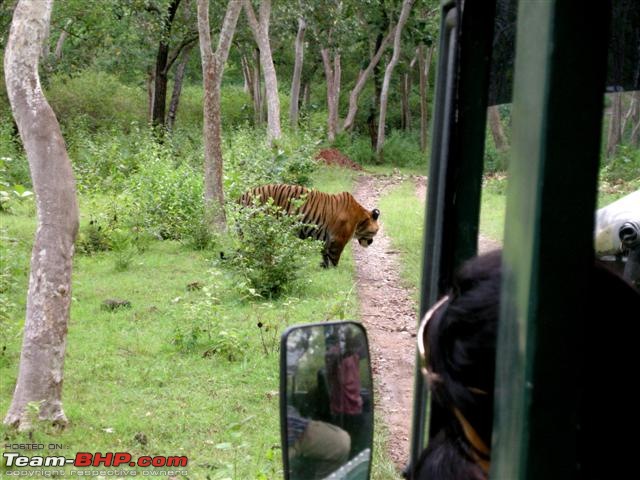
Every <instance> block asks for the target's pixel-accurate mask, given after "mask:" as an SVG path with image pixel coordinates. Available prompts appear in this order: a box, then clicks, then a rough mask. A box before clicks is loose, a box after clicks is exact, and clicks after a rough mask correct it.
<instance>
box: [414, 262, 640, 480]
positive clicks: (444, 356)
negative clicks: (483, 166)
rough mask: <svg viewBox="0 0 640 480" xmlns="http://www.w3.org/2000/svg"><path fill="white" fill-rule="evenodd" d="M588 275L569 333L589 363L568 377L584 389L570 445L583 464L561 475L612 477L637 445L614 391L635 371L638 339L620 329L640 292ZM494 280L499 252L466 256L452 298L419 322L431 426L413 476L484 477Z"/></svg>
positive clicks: (632, 314)
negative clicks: (627, 436) (626, 431)
mask: <svg viewBox="0 0 640 480" xmlns="http://www.w3.org/2000/svg"><path fill="white" fill-rule="evenodd" d="M589 278H590V282H589V291H588V293H587V294H586V295H585V303H586V308H585V312H587V313H586V314H584V318H583V319H581V321H583V324H584V328H580V331H576V336H575V338H572V339H571V340H570V342H573V343H574V344H575V346H574V348H575V349H576V355H580V358H579V359H578V361H579V363H581V364H583V365H588V368H586V367H585V369H584V372H581V373H578V372H577V373H576V375H577V378H576V379H573V381H577V382H578V384H579V385H580V388H581V389H582V390H581V393H580V394H579V397H580V398H579V399H577V400H576V418H577V420H576V444H575V445H574V446H571V445H569V446H568V447H567V448H568V449H569V450H571V448H572V447H573V448H575V449H576V452H577V456H578V461H579V462H580V465H581V468H582V470H581V472H580V473H578V474H577V475H575V474H574V473H575V472H571V473H567V475H566V476H567V477H571V478H580V479H592V478H593V479H596V478H618V476H616V475H613V474H612V471H611V469H612V468H615V466H614V465H613V464H614V463H615V464H617V463H619V462H622V464H624V465H626V466H627V467H628V466H629V464H630V462H631V461H633V458H634V457H633V453H632V452H633V449H635V445H633V442H632V443H628V442H625V441H624V440H622V437H621V430H622V428H623V426H624V425H628V422H629V421H630V420H629V419H630V415H632V413H630V412H629V409H627V408H624V406H622V408H621V405H624V399H623V398H621V397H620V396H619V395H618V396H616V395H615V393H614V391H615V390H614V389H615V388H616V387H618V386H622V387H624V385H628V382H629V380H631V379H632V378H634V370H632V369H634V368H635V367H634V366H635V364H636V363H637V362H636V360H635V358H634V353H633V352H635V351H637V347H635V344H634V341H635V336H633V335H628V334H627V335H625V334H624V333H622V332H624V331H630V329H631V328H635V327H631V326H629V325H628V320H638V312H640V295H638V294H637V293H636V292H635V291H634V290H633V288H631V286H630V285H628V284H627V283H626V282H624V281H623V280H622V279H621V278H619V277H618V276H616V275H615V274H613V273H611V272H609V271H607V270H605V269H603V268H600V267H598V266H595V267H594V268H593V269H592V271H591V273H590V277H589ZM500 282H501V255H500V252H499V251H498V252H492V253H489V254H486V255H483V256H481V257H477V258H475V259H472V260H470V261H469V262H467V263H466V264H465V265H464V266H463V267H462V268H461V270H460V271H459V272H458V273H457V274H456V276H455V278H454V281H453V287H452V290H451V292H450V293H449V295H447V296H445V297H444V298H443V299H441V300H440V301H439V302H438V303H436V305H434V307H433V308H432V309H431V310H430V311H429V312H427V314H425V316H424V318H423V320H422V323H421V325H420V329H419V331H418V348H419V351H420V356H421V362H422V371H423V374H425V375H426V377H427V379H428V380H429V387H430V389H431V391H432V394H433V396H432V399H433V405H432V409H437V410H435V411H436V412H437V413H436V417H434V420H436V421H437V422H438V428H437V432H436V433H435V435H434V436H433V437H432V438H431V439H430V441H429V446H428V447H427V449H426V450H425V451H424V452H423V453H422V455H421V457H420V459H419V461H418V463H417V465H416V468H415V470H414V475H413V476H412V477H411V478H413V479H415V480H426V479H434V478H437V479H439V480H454V479H455V480H462V479H470V480H486V479H487V478H488V472H489V462H490V454H491V451H490V446H491V433H492V431H491V430H492V424H493V392H494V379H495V354H496V336H497V325H498V315H499V299H500ZM625 324H627V325H625ZM577 341H582V343H581V344H579V345H578V344H577V343H575V342H577ZM635 376H637V373H636V374H635ZM616 439H618V441H615V440H616ZM613 459H615V460H613ZM623 459H628V460H624V461H623ZM625 462H626V463H625ZM621 478H622V477H621Z"/></svg>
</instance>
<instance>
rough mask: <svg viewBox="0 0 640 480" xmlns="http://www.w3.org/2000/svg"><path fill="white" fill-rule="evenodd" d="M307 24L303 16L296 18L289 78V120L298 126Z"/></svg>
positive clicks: (293, 125) (294, 126)
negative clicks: (291, 73)
mask: <svg viewBox="0 0 640 480" xmlns="http://www.w3.org/2000/svg"><path fill="white" fill-rule="evenodd" d="M306 28H307V24H306V23H305V21H304V18H299V19H298V34H297V35H296V53H295V56H296V58H295V63H294V66H293V79H292V80H291V105H290V107H289V121H290V122H291V126H292V127H293V128H296V127H297V126H298V109H299V106H300V78H301V77H302V63H303V59H304V31H305V29H306Z"/></svg>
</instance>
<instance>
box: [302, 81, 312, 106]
mask: <svg viewBox="0 0 640 480" xmlns="http://www.w3.org/2000/svg"><path fill="white" fill-rule="evenodd" d="M310 83H311V81H308V82H305V84H304V88H303V89H302V104H303V105H304V106H305V107H308V106H309V104H310V103H311V85H310Z"/></svg>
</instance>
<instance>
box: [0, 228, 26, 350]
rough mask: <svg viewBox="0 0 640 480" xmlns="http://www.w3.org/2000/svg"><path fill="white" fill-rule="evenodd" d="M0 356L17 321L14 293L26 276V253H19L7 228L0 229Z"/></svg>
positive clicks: (16, 326)
mask: <svg viewBox="0 0 640 480" xmlns="http://www.w3.org/2000/svg"><path fill="white" fill-rule="evenodd" d="M0 251H1V252H2V261H0V356H1V355H2V352H3V351H4V349H5V347H6V343H7V342H8V339H9V337H10V336H11V335H12V334H13V333H15V332H16V330H17V328H18V322H17V321H15V318H14V312H15V310H16V304H15V302H14V301H13V298H14V293H15V291H16V289H17V288H18V285H19V283H20V282H21V281H22V280H24V279H25V278H26V276H27V272H26V270H25V266H26V265H28V260H27V256H26V254H23V253H21V249H20V248H18V245H17V241H16V240H15V239H12V238H9V236H8V233H7V230H6V229H4V228H2V229H0Z"/></svg>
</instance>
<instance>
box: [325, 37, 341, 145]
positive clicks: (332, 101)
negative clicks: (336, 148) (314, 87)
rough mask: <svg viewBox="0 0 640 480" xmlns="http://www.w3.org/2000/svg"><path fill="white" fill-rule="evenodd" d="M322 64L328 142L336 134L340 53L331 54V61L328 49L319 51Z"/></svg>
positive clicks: (332, 139) (333, 138)
mask: <svg viewBox="0 0 640 480" xmlns="http://www.w3.org/2000/svg"><path fill="white" fill-rule="evenodd" d="M320 54H321V55H322V64H323V65H324V76H325V78H326V81H327V109H328V110H329V116H328V119H327V137H328V139H329V141H330V142H333V141H334V140H335V139H336V134H337V133H338V121H339V118H338V103H339V101H340V75H341V72H342V67H341V65H340V52H339V51H338V50H335V51H334V52H333V61H332V59H331V54H330V52H329V49H328V48H323V49H322V50H321V51H320Z"/></svg>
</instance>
